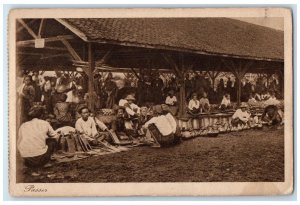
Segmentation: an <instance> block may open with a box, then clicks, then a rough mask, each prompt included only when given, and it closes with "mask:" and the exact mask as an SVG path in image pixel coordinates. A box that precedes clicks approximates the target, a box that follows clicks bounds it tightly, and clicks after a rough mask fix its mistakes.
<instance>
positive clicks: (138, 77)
mask: <svg viewBox="0 0 300 205" xmlns="http://www.w3.org/2000/svg"><path fill="white" fill-rule="evenodd" d="M131 70H132V72H133V73H134V75H135V77H137V79H139V80H142V79H141V78H140V76H139V75H138V74H137V72H136V71H135V70H134V69H133V68H131Z"/></svg>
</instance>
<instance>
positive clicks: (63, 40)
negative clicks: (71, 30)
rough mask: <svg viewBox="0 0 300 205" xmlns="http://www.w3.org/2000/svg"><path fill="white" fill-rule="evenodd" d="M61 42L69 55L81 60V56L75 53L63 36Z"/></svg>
mask: <svg viewBox="0 0 300 205" xmlns="http://www.w3.org/2000/svg"><path fill="white" fill-rule="evenodd" d="M61 42H62V43H63V44H64V45H65V46H66V48H67V49H68V51H69V53H70V54H71V56H72V57H73V58H74V59H75V60H78V61H82V59H81V57H80V56H79V55H78V54H77V52H76V51H75V49H74V48H73V47H72V45H71V44H70V43H69V42H68V41H67V40H66V39H64V38H61Z"/></svg>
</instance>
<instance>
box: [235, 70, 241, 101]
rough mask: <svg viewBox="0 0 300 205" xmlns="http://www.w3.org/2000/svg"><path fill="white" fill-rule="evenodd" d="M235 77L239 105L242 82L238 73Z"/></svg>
mask: <svg viewBox="0 0 300 205" xmlns="http://www.w3.org/2000/svg"><path fill="white" fill-rule="evenodd" d="M236 79H237V98H236V99H237V105H238V106H239V105H240V104H241V92H242V82H241V78H240V76H239V75H237V77H236Z"/></svg>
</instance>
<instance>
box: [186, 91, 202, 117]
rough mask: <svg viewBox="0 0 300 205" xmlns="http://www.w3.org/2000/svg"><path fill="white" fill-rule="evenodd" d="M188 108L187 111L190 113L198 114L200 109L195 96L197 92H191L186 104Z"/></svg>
mask: <svg viewBox="0 0 300 205" xmlns="http://www.w3.org/2000/svg"><path fill="white" fill-rule="evenodd" d="M188 109H189V112H190V113H191V114H198V113H199V111H200V102H199V100H198V98H197V93H193V95H192V99H191V100H190V102H189V105H188Z"/></svg>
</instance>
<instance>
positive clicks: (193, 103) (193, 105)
mask: <svg viewBox="0 0 300 205" xmlns="http://www.w3.org/2000/svg"><path fill="white" fill-rule="evenodd" d="M199 107H200V102H199V100H193V99H191V100H190V102H189V109H190V110H192V109H193V108H196V109H199Z"/></svg>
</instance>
